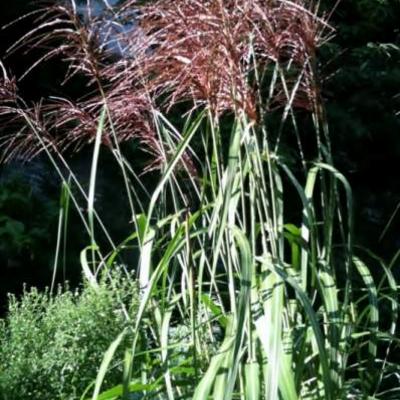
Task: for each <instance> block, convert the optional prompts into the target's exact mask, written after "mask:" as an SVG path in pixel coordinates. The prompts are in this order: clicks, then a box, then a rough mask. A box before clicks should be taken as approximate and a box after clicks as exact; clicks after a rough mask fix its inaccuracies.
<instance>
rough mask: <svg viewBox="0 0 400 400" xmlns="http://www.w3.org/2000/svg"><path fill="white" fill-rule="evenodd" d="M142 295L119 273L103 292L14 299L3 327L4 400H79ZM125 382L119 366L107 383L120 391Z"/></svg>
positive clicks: (29, 294)
mask: <svg viewBox="0 0 400 400" xmlns="http://www.w3.org/2000/svg"><path fill="white" fill-rule="evenodd" d="M136 295H137V293H136V289H135V287H134V286H133V283H132V280H131V279H127V277H124V275H123V273H122V271H120V270H119V271H117V272H113V273H112V274H110V275H109V276H108V277H103V279H102V280H101V281H100V283H99V285H98V287H97V288H93V287H90V286H85V287H84V288H83V289H82V290H81V291H75V292H72V291H70V290H62V289H61V288H60V289H59V291H58V293H57V294H56V295H53V296H52V295H50V294H49V293H48V292H46V293H40V292H39V291H37V290H36V289H31V290H30V291H25V293H24V295H23V296H22V298H21V299H20V300H17V299H16V298H15V297H14V296H11V297H10V305H9V313H8V316H7V318H6V319H5V320H3V321H1V325H0V357H1V360H2V365H1V367H0V398H1V399H2V400H14V399H15V400H17V399H31V400H36V399H37V400H39V399H40V400H47V399H48V400H55V399H62V400H72V399H79V398H80V397H81V395H82V394H83V392H84V391H85V389H86V388H87V387H88V385H91V383H92V382H93V381H94V380H95V378H96V374H97V371H98V368H99V365H100V364H101V361H102V359H103V355H104V352H105V351H106V350H107V348H108V346H109V344H110V343H111V342H112V341H113V340H114V339H115V337H116V336H118V334H119V333H120V332H121V330H123V329H124V328H125V327H126V326H128V325H129V322H128V321H129V318H130V316H132V315H133V314H134V312H135V308H136V304H137V302H136ZM120 351H121V352H123V346H120ZM122 354H123V353H122ZM120 356H121V354H120ZM120 358H122V357H120ZM121 377H122V366H121V365H119V364H118V363H117V364H115V365H113V366H112V368H111V369H110V370H109V371H108V373H107V375H106V382H107V383H108V385H115V384H116V383H118V382H119V381H120V380H121Z"/></svg>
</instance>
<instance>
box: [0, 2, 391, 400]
mask: <svg viewBox="0 0 400 400" xmlns="http://www.w3.org/2000/svg"><path fill="white" fill-rule="evenodd" d="M104 4H105V7H104V13H103V14H98V13H96V15H94V13H92V12H91V9H90V1H89V2H88V8H87V9H85V10H82V7H80V6H79V7H78V3H75V1H73V0H72V1H71V2H70V3H62V4H61V5H59V6H56V7H55V8H53V9H51V10H50V11H46V12H45V13H44V14H43V16H42V17H40V19H39V21H38V27H37V28H36V29H35V30H34V31H32V32H31V33H29V34H27V35H26V36H25V37H24V38H23V40H22V41H21V42H20V44H21V45H23V44H25V45H28V46H29V45H32V44H33V43H37V45H45V47H46V48H45V54H44V56H43V57H42V59H41V60H39V61H42V60H44V59H47V58H51V57H56V56H61V57H62V58H63V59H64V60H65V61H66V62H67V63H69V66H70V72H71V74H80V75H82V76H84V77H86V78H87V83H88V89H87V93H86V95H85V96H84V97H83V98H82V99H81V100H78V101H72V100H68V101H65V100H58V101H57V102H53V103H52V104H51V105H46V106H44V103H43V105H42V107H37V106H36V108H35V110H40V112H39V114H40V117H41V119H40V121H43V123H42V124H40V125H39V124H38V122H37V121H36V120H34V121H32V119H34V118H35V116H36V114H35V113H33V112H32V111H31V110H32V108H29V107H28V108H26V109H23V110H21V108H20V107H16V109H13V108H12V106H10V105H8V103H5V105H4V106H2V108H1V109H0V113H1V114H2V115H3V117H6V116H7V114H13V113H15V112H16V113H17V115H18V116H20V115H22V116H23V118H24V119H25V120H26V122H27V125H25V126H26V128H25V129H26V130H25V131H24V132H23V134H25V135H28V136H29V135H31V137H32V138H36V139H37V140H38V143H40V146H41V147H40V148H41V149H42V150H44V151H45V152H46V153H47V154H48V156H49V157H50V159H51V161H52V162H53V164H54V166H55V168H56V169H57V171H58V172H59V174H60V177H61V179H62V180H63V182H64V190H65V191H66V193H68V196H70V198H71V200H72V202H73V203H74V204H75V206H76V208H77V211H78V212H79V213H80V217H81V219H82V222H83V226H84V228H85V229H86V231H87V233H88V239H89V240H90V246H89V247H87V248H86V249H84V250H83V252H82V257H81V261H82V271H83V276H84V278H85V279H86V280H87V281H88V282H89V284H90V285H92V286H93V287H96V286H97V279H98V278H97V276H98V274H99V271H101V270H102V269H103V268H112V267H113V265H114V264H115V262H116V261H117V260H118V259H119V258H123V257H124V254H126V252H127V251H128V252H129V251H137V252H138V254H139V257H138V262H137V265H133V266H132V267H133V268H134V269H135V272H136V279H137V281H138V285H139V287H140V293H139V306H138V309H137V313H136V314H135V316H134V318H133V330H132V331H123V332H122V333H121V335H119V336H117V337H116V340H115V341H114V342H112V344H111V345H110V347H109V349H108V351H107V352H106V353H105V356H104V359H103V362H102V364H101V366H100V368H99V372H98V375H97V379H96V383H95V386H94V388H93V392H92V399H102V400H105V399H116V398H125V399H126V398H129V396H130V395H137V396H139V397H140V396H142V397H143V398H168V399H169V400H173V399H196V400H204V399H208V398H213V399H218V400H219V399H222V400H228V399H236V398H242V399H250V400H253V399H266V400H275V399H276V400H278V399H282V400H297V399H327V400H336V399H353V398H368V396H369V397H370V398H375V399H385V400H387V399H391V398H393V399H396V398H397V397H398V396H399V392H398V387H399V386H398V376H399V375H398V372H399V366H398V365H397V364H396V363H395V362H393V358H392V357H393V356H392V350H393V349H394V347H395V346H397V341H396V338H395V334H396V330H397V319H398V318H397V317H398V302H397V300H398V297H397V296H398V294H397V284H396V282H395V279H394V275H393V273H392V267H393V266H394V265H395V262H396V260H397V258H395V259H394V261H393V263H391V264H390V265H387V264H385V263H384V262H381V261H380V260H379V261H377V260H376V259H374V260H373V263H377V265H378V267H375V271H372V269H369V268H368V267H367V265H366V263H365V262H363V261H362V259H361V258H360V254H358V253H359V252H360V251H359V250H357V251H356V250H355V249H354V246H353V240H354V239H353V218H352V207H353V204H352V195H351V189H350V187H349V184H348V182H347V180H346V179H345V177H344V176H343V175H342V174H341V173H340V172H339V171H337V170H336V169H335V167H334V165H333V163H332V153H331V146H330V141H329V131H328V121H327V119H326V114H325V111H324V103H323V96H322V94H323V88H322V87H321V86H320V81H321V79H320V77H319V71H318V63H317V56H318V49H319V47H320V46H322V45H323V44H324V43H325V41H327V40H328V39H329V38H330V37H331V35H332V33H333V29H332V28H331V27H330V26H329V24H328V22H327V21H326V20H325V19H324V16H323V15H320V14H319V12H318V10H319V3H318V2H316V3H314V2H312V1H306V0H246V1H245V0H236V1H234V0H232V1H223V0H207V1H203V2H199V1H196V0H177V1H174V2H170V1H166V0H159V1H155V2H143V3H142V2H136V1H125V2H122V3H121V4H119V5H118V6H115V7H111V6H110V4H109V3H108V2H107V1H104ZM35 37H36V38H38V39H36V40H35V39H34V38H35ZM58 42H59V43H58ZM55 43H58V44H60V43H61V45H59V46H58V47H57V48H53V47H52V46H53V45H54V44H55ZM18 46H19V44H17V47H16V48H18ZM49 49H50V50H49ZM5 92H6V91H5ZM177 113H178V114H177ZM172 121H174V123H173V122H172ZM42 126H44V128H43V131H42V130H41V129H42ZM18 135H19V133H18V134H17V135H15V136H13V140H14V139H15V142H13V143H12V145H11V146H10V147H8V149H10V151H13V149H14V148H18V146H19V144H18V143H22V147H24V142H23V140H24V139H22V142H21V141H20V140H21V137H23V135H22V136H21V137H19V136H18ZM46 135H47V136H46ZM47 138H52V139H47ZM45 139H46V140H45ZM130 140H135V141H137V142H139V143H141V144H142V147H143V149H144V150H146V151H148V152H150V153H151V154H150V157H149V161H148V165H147V167H146V168H144V169H143V168H142V169H138V168H137V166H136V165H135V160H134V158H132V157H130V156H129V152H125V148H124V147H123V146H122V142H123V141H128V143H129V141H130ZM82 141H83V142H89V143H92V145H93V159H92V168H91V171H90V182H89V189H88V190H87V191H85V190H84V188H83V187H82V185H81V184H80V182H79V180H78V179H77V178H76V176H75V175H74V173H73V171H72V170H71V169H68V164H67V162H66V160H65V158H64V156H63V154H62V152H61V149H63V148H64V147H66V146H69V145H70V144H71V143H82ZM7 143H10V142H7ZM60 144H61V146H60ZM102 145H105V146H102ZM103 148H104V151H105V150H106V149H108V150H110V151H111V152H112V154H113V155H114V157H115V161H116V162H117V164H118V166H119V167H120V170H121V176H122V177H123V182H124V189H125V192H123V191H118V194H119V195H120V196H123V195H125V196H126V199H127V208H128V210H129V212H130V215H131V217H132V218H131V220H130V221H127V226H128V227H129V229H130V230H131V234H130V235H129V236H127V237H126V239H125V240H124V241H122V242H121V243H114V241H113V238H111V237H110V235H109V234H108V230H107V227H106V226H105V225H104V224H103V223H102V219H101V215H98V214H97V213H96V207H95V205H96V204H95V193H96V179H97V174H98V166H99V162H101V159H100V152H101V151H103ZM6 157H7V154H6ZM154 169H158V170H159V174H158V175H154V176H156V177H157V178H156V182H155V184H154V185H147V187H146V186H145V185H144V184H143V182H144V177H143V176H141V174H143V172H145V171H149V170H154ZM64 171H66V172H64ZM147 182H148V181H147ZM76 193H79V196H77V195H76ZM82 199H83V200H82ZM61 220H62V219H61ZM61 231H62V230H60V232H61ZM100 235H102V236H104V237H106V238H107V240H108V242H109V245H108V246H100V245H99V242H98V237H99V236H100ZM366 259H370V258H369V257H367V258H366ZM371 263H372V261H371ZM377 268H378V269H377ZM376 271H377V272H376ZM383 310H385V313H387V318H389V319H390V321H391V323H390V324H389V325H388V324H385V323H384V321H383V318H382V316H381V314H382V312H383ZM143 332H144V333H143ZM123 340H127V341H129V343H130V350H129V352H128V353H127V354H126V357H125V361H124V373H123V379H122V380H121V385H119V386H115V387H114V388H112V389H109V390H104V388H103V383H104V376H105V375H104V374H105V371H107V370H108V369H109V368H111V366H112V365H113V363H114V362H115V360H118V354H117V353H116V351H117V349H118V348H119V345H120V344H121V343H122V341H123ZM396 396H397V397H396Z"/></svg>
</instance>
